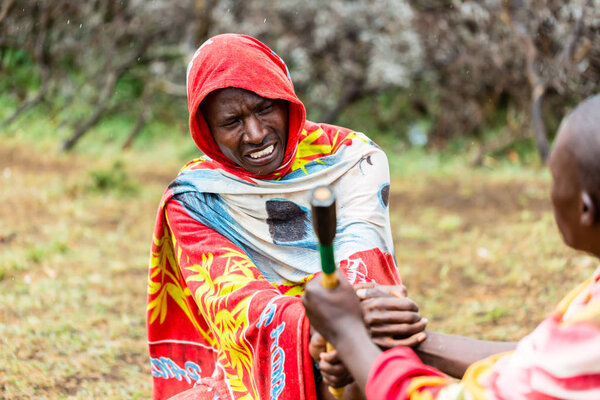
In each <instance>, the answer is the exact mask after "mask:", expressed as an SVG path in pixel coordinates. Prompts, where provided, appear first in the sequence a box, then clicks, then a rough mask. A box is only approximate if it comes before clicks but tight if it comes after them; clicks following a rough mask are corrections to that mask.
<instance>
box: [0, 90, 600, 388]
mask: <svg viewBox="0 0 600 400" xmlns="http://www.w3.org/2000/svg"><path fill="white" fill-rule="evenodd" d="M14 105H15V102H14V101H13V100H12V99H11V98H8V97H6V96H0V119H3V118H5V117H6V116H7V115H9V113H10V110H7V108H6V107H5V106H8V107H9V108H10V107H14ZM44 115H45V114H44V108H43V107H41V108H38V109H34V110H31V111H29V112H28V113H27V114H26V115H24V116H23V117H22V118H20V119H19V120H18V121H17V122H15V124H13V125H11V126H9V127H7V128H4V129H3V130H2V132H0V135H2V137H3V144H2V146H0V183H1V184H2V187H3V191H0V202H2V204H3V206H4V207H3V208H2V209H0V221H2V224H1V225H0V359H1V360H3V363H0V398H3V399H24V398H27V399H63V398H73V399H88V398H111V399H112V398H115V399H117V398H122V399H145V398H149V396H150V391H151V376H150V366H149V363H148V358H147V348H146V333H145V307H146V305H145V299H146V297H145V296H146V279H147V278H146V273H147V262H148V251H149V245H150V239H151V231H152V227H153V224H154V217H155V212H156V207H157V205H158V201H159V199H160V196H161V194H162V191H163V190H164V188H165V186H166V185H167V184H168V183H169V181H170V180H171V179H172V178H173V177H175V175H176V173H177V171H178V169H179V168H180V167H181V166H182V165H183V164H184V163H185V162H186V161H187V160H188V159H190V158H192V157H195V156H197V155H198V151H197V150H196V149H195V146H194V144H193V142H192V140H191V138H190V137H189V136H188V135H187V134H185V133H183V132H182V129H181V125H177V124H169V123H166V122H160V121H153V122H152V123H150V124H149V125H148V126H147V127H146V129H145V130H144V132H143V133H142V135H141V136H140V138H139V139H138V140H137V141H136V142H135V143H134V146H133V148H132V149H130V150H128V151H121V149H120V148H121V145H122V141H123V140H124V138H125V137H126V133H127V131H128V130H129V129H130V127H131V126H132V124H133V121H132V120H131V119H129V118H126V117H123V116H118V115H116V116H114V118H112V119H108V120H106V121H104V122H103V123H102V124H100V125H99V126H98V127H97V128H95V129H93V130H92V131H91V132H89V133H88V135H87V136H86V137H84V139H83V140H82V142H81V143H80V145H79V146H78V147H77V149H76V151H75V152H72V153H69V154H60V153H58V148H59V144H60V141H61V140H63V139H64V138H65V137H67V136H68V134H69V132H70V131H69V129H68V128H67V127H65V126H61V125H60V122H59V121H58V120H49V119H48V118H46V117H45V116H44ZM178 124H183V126H185V122H184V123H180V122H179V123H178ZM124 132H125V133H124ZM367 133H368V132H367ZM384 142H385V141H384ZM382 144H383V145H384V146H385V149H386V152H387V154H388V158H389V161H390V165H391V170H392V193H391V199H390V215H391V221H392V231H393V236H394V240H395V243H396V257H397V259H398V262H399V268H400V272H401V275H402V277H403V280H404V283H405V284H406V285H407V287H408V291H409V295H410V296H411V297H412V298H414V299H415V300H416V301H417V302H418V303H419V304H420V307H421V312H422V314H423V315H425V316H427V317H428V319H429V320H430V325H429V327H430V328H431V329H436V330H441V331H444V332H450V333H458V334H466V335H471V336H475V337H481V338H491V339H510V340H514V339H517V338H519V337H521V336H522V335H524V334H525V333H527V332H528V331H530V330H531V329H532V328H533V327H534V326H535V325H536V324H537V323H538V322H539V321H540V319H541V318H542V317H543V316H544V315H545V314H546V313H547V312H549V311H550V310H551V309H552V307H553V306H554V304H555V303H556V302H557V301H558V299H559V298H560V297H561V296H563V295H564V294H565V293H566V292H567V291H568V290H569V289H570V288H571V287H572V286H573V285H574V284H575V283H576V282H578V281H579V280H581V279H582V278H583V277H585V276H587V275H588V274H589V273H590V272H591V270H592V269H593V266H594V263H595V261H594V260H593V259H591V258H589V257H587V256H585V255H581V254H579V253H576V252H574V251H572V250H569V249H567V248H566V247H565V246H564V245H563V244H562V241H561V239H560V235H559V234H558V232H557V230H556V228H555V226H554V221H553V217H552V213H551V207H550V203H549V201H548V189H549V184H550V179H549V174H548V172H547V171H546V169H545V168H543V167H542V166H540V165H539V162H537V161H535V160H536V158H535V154H533V155H532V156H531V160H530V161H528V159H526V158H524V157H520V158H519V160H520V161H518V162H515V161H514V160H513V161H512V162H511V161H509V160H508V159H507V158H505V157H504V156H503V154H498V155H492V156H490V157H488V158H487V159H486V160H485V162H484V166H482V167H480V168H473V167H472V166H471V165H470V160H471V154H472V150H473V149H472V148H470V147H469V146H468V145H467V146H465V145H462V144H461V145H460V146H458V145H457V149H455V150H453V151H450V152H449V153H450V155H448V154H442V153H439V152H431V151H426V150H424V149H421V148H409V147H407V146H406V145H403V144H402V143H398V142H397V141H396V140H389V142H387V143H382Z"/></svg>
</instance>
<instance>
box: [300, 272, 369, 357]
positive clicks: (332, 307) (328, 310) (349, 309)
mask: <svg viewBox="0 0 600 400" xmlns="http://www.w3.org/2000/svg"><path fill="white" fill-rule="evenodd" d="M338 279H339V283H338V286H337V287H335V288H333V289H325V288H324V287H323V286H322V285H321V275H319V276H317V277H315V278H314V279H312V280H311V281H310V282H308V284H307V285H306V290H305V293H304V296H302V303H303V304H304V308H305V309H306V316H307V317H308V319H309V321H310V324H311V326H312V327H313V328H314V329H316V330H317V331H319V332H320V333H321V334H322V335H323V336H324V337H325V339H327V340H328V341H329V342H330V343H331V344H333V345H334V347H335V346H336V345H337V343H338V341H339V340H342V339H344V338H347V337H348V336H350V335H352V334H353V333H354V332H355V330H361V329H362V330H363V331H366V329H365V327H364V324H363V315H362V310H361V306H360V301H359V300H358V297H356V294H355V292H354V289H353V288H352V286H350V284H349V283H348V281H347V280H346V278H345V277H344V276H342V275H341V274H339V273H338Z"/></svg>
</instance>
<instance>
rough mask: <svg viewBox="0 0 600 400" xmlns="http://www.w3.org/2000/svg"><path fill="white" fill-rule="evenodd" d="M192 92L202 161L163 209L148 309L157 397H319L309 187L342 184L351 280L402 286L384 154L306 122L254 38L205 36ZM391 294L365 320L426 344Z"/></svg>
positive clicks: (341, 223) (343, 132)
mask: <svg viewBox="0 0 600 400" xmlns="http://www.w3.org/2000/svg"><path fill="white" fill-rule="evenodd" d="M187 90H188V103H189V115H190V119H189V124H190V131H191V134H192V138H193V139H194V141H195V142H196V144H197V146H198V148H199V149H200V150H201V151H202V152H203V153H204V156H202V157H199V158H197V159H195V160H192V161H190V162H189V163H188V164H187V165H186V166H184V168H183V169H182V170H181V172H180V173H179V175H178V176H177V178H176V179H175V180H174V181H173V182H172V183H171V184H170V185H169V187H168V188H167V189H166V191H165V193H164V195H163V198H162V201H161V204H160V206H159V209H158V213H157V218H156V225H155V229H154V238H153V239H154V240H153V243H152V254H151V262H150V269H149V279H148V317H147V324H148V341H149V347H150V356H151V364H152V375H153V378H154V391H153V398H154V399H163V398H169V397H171V396H174V395H177V394H179V393H180V394H179V397H178V398H202V399H204V398H209V399H214V398H225V399H258V398H261V399H262V398H264V399H266V398H270V399H282V400H283V399H308V400H310V399H315V398H316V397H317V392H318V391H319V389H320V388H321V387H322V386H323V385H322V384H319V371H318V367H317V366H316V363H313V360H312V359H311V356H310V354H309V342H310V336H311V334H310V326H309V324H308V321H307V319H306V317H305V315H304V308H303V306H302V303H301V300H300V297H299V296H300V295H301V294H302V293H303V290H304V285H305V284H306V282H308V281H309V280H310V279H312V278H313V276H314V275H315V274H317V273H318V272H319V271H320V259H319V253H318V250H317V245H318V242H317V238H316V237H315V235H314V233H313V231H312V228H311V226H312V223H311V214H310V205H309V193H310V191H311V190H312V189H313V188H314V187H315V186H318V185H323V184H325V185H331V186H332V187H333V188H334V190H335V191H336V195H337V198H338V210H339V211H338V220H337V225H336V240H335V242H334V248H335V256H336V260H335V261H336V263H337V264H338V266H339V269H340V271H342V273H343V274H344V275H345V276H346V278H347V279H348V280H349V281H350V282H351V283H352V284H354V285H359V286H360V287H365V286H371V287H372V286H375V285H392V289H389V288H388V289H387V290H388V291H394V290H395V291H401V289H399V288H400V287H401V280H400V277H399V275H398V271H397V268H396V265H395V262H394V257H393V241H392V236H391V229H390V223H389V212H388V202H389V171H388V165H387V159H386V157H385V154H384V153H383V151H381V149H380V148H379V147H378V146H376V145H375V144H374V143H373V142H372V141H370V140H369V139H368V138H367V137H366V136H364V135H363V134H361V133H358V132H354V131H351V130H349V129H345V128H341V127H337V126H333V125H326V124H316V123H313V122H310V121H307V120H306V117H305V115H306V112H305V109H304V105H303V104H302V102H301V101H300V100H299V99H298V97H297V96H296V94H295V93H294V88H293V85H292V81H291V79H290V75H289V72H288V70H287V67H286V66H285V64H284V63H283V61H282V60H281V58H279V56H277V55H276V54H275V53H274V52H273V51H272V50H270V49H269V48H268V47H267V46H265V45H264V44H262V43H261V42H259V41H258V40H256V39H254V38H251V37H248V36H244V35H235V34H224V35H219V36H215V37H213V38H211V39H209V40H207V41H206V42H205V43H204V44H203V45H202V46H201V47H200V48H199V49H198V50H197V51H196V53H195V55H194V57H193V58H192V61H191V62H190V64H189V67H188V72H187ZM394 288H395V289H394ZM377 301H379V300H373V299H371V300H369V301H367V300H365V302H366V303H365V304H367V303H370V304H371V306H372V305H373V302H375V303H377ZM393 303H394V305H393V307H395V310H396V311H398V312H397V313H395V314H394V315H395V316H394V317H393V318H391V319H388V320H386V321H380V322H372V323H371V324H374V325H379V328H385V327H388V329H387V330H386V329H379V330H378V329H374V330H373V332H375V333H374V338H375V339H378V336H379V338H380V339H382V338H385V340H387V342H388V343H391V345H393V344H400V343H404V344H416V343H417V342H418V341H420V340H423V339H424V336H423V334H422V332H421V331H422V330H423V329H424V327H425V324H426V320H424V319H422V318H421V317H420V315H419V314H418V308H417V307H416V305H415V304H414V303H413V302H412V301H410V300H409V299H407V298H398V299H397V300H395V301H394V302H393ZM373 320H374V319H373ZM390 327H391V328H390ZM377 332H381V333H379V334H378V333H377ZM318 338H319V336H318V335H314V336H313V344H314V346H313V350H315V349H317V347H318V345H319V344H320V343H321V342H320V341H319V340H318ZM317 350H318V349H317ZM318 353H319V352H318V351H314V356H315V358H317V359H318ZM337 363H338V360H337V359H336V358H335V357H333V358H331V357H330V358H328V359H327V360H326V361H323V362H321V364H320V365H321V366H322V367H323V368H324V371H323V373H324V374H329V375H328V376H329V377H331V378H332V379H330V381H331V380H334V379H333V378H336V379H337V380H336V383H335V384H336V385H337V386H343V385H346V384H348V383H350V382H351V380H352V378H351V377H350V376H349V375H347V374H346V373H345V370H344V369H343V368H340V365H337ZM346 392H347V394H346V396H347V397H348V398H351V397H352V396H353V394H354V392H353V390H352V387H350V388H349V389H348V390H347V391H346Z"/></svg>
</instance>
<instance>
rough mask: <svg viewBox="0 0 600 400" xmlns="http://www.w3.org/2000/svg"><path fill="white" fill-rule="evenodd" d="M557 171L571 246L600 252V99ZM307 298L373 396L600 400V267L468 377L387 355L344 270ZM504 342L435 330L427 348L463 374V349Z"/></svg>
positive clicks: (559, 215) (579, 119) (568, 138)
mask: <svg viewBox="0 0 600 400" xmlns="http://www.w3.org/2000/svg"><path fill="white" fill-rule="evenodd" d="M550 170H551V172H552V177H553V183H552V192H551V199H552V204H553V208H554V216H555V219H556V222H557V225H558V228H559V230H560V232H561V234H562V236H563V239H564V241H565V243H566V244H567V245H569V246H571V247H573V248H575V249H579V250H583V251H586V252H589V253H591V254H593V255H595V256H597V257H600V96H596V97H593V98H590V99H588V100H586V101H584V102H583V103H582V104H581V105H579V106H578V107H577V108H576V109H575V110H574V111H573V112H572V113H571V114H570V115H569V116H568V117H566V118H565V120H564V121H563V123H562V124H561V127H560V129H559V133H558V137H557V139H556V144H555V146H554V150H553V152H552V154H551V157H550ZM303 302H304V305H305V307H306V310H307V316H308V317H309V320H310V322H311V324H312V325H313V326H314V327H315V328H316V329H317V330H318V331H319V332H321V333H322V334H323V335H324V336H325V338H327V339H328V340H329V341H330V342H331V343H332V344H333V345H334V346H335V347H336V349H337V351H338V355H339V357H340V358H341V360H342V362H343V363H344V364H345V365H346V367H347V368H348V369H349V371H350V373H351V374H352V375H353V376H354V378H355V379H356V381H357V382H358V384H359V386H360V387H362V388H363V390H366V396H367V398H369V399H423V398H429V399H433V398H437V399H555V398H556V399H600V268H598V269H597V270H596V271H595V272H594V273H593V274H592V276H591V277H590V278H589V279H588V280H587V281H585V282H584V283H582V284H581V285H580V286H579V287H577V288H576V289H574V290H573V291H572V292H571V293H569V295H567V297H565V298H564V299H563V300H562V301H561V302H560V303H559V305H558V306H557V308H556V310H555V311H554V313H552V314H551V315H550V316H549V317H548V318H546V319H545V320H544V321H543V322H542V323H541V324H540V325H539V326H538V327H537V328H536V329H535V330H534V331H533V332H532V333H531V334H529V335H528V336H527V337H525V338H524V339H522V340H521V341H520V342H519V343H518V345H517V346H516V349H515V350H514V351H511V352H508V353H500V354H496V355H493V356H491V357H488V358H485V359H483V360H481V361H478V362H476V363H474V364H473V365H471V366H470V367H469V368H468V369H467V371H466V373H465V376H464V377H463V379H462V381H461V382H457V381H455V380H453V379H452V378H449V377H447V376H446V375H444V374H443V373H442V372H440V371H439V370H437V369H435V368H433V367H430V366H427V365H425V364H423V362H422V361H421V360H420V359H419V358H418V357H417V356H416V354H415V352H413V350H412V349H410V348H407V347H397V348H394V349H391V350H388V351H386V352H383V353H382V351H381V350H380V349H379V348H378V347H377V346H376V345H375V344H373V343H372V341H371V339H370V338H369V335H368V333H367V331H366V329H365V327H364V324H363V318H362V315H361V312H360V303H359V299H358V298H357V297H356V296H355V293H354V290H352V288H351V287H350V286H349V285H348V283H347V282H346V281H345V280H344V279H343V277H341V279H340V285H339V286H338V287H337V288H335V289H333V290H330V291H328V290H326V289H323V288H322V287H320V284H319V279H315V280H314V281H313V282H310V283H309V284H308V285H307V289H306V294H305V296H304V298H303ZM334 316H335V317H334ZM430 341H434V342H436V344H435V345H432V344H431V343H430ZM457 345H458V346H459V349H461V350H458V351H457V348H456V347H455V346H457ZM502 347H505V348H506V349H510V348H511V347H512V345H511V344H503V343H491V342H487V343H485V342H479V341H473V340H470V339H468V338H460V337H454V336H450V335H442V336H436V335H435V334H434V333H430V334H428V339H427V340H425V341H424V342H423V343H422V344H420V345H419V347H418V352H424V353H426V355H427V360H428V361H433V362H434V363H436V364H437V365H443V366H444V365H445V366H448V365H451V364H452V363H453V362H454V363H458V364H459V366H458V368H454V373H457V374H459V375H460V372H461V371H460V369H461V368H462V367H461V365H464V364H465V360H461V357H460V351H464V352H465V353H471V354H470V355H469V357H470V358H471V359H470V360H468V361H472V358H473V357H474V356H473V353H472V351H471V350H472V349H475V354H479V355H483V354H485V353H493V352H494V351H495V350H497V349H500V348H502ZM435 348H437V350H435ZM432 349H433V350H432ZM444 350H446V351H447V352H448V354H446V355H445V354H444V353H445V351H444Z"/></svg>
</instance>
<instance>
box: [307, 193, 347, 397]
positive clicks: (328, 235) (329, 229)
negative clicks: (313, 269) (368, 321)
mask: <svg viewBox="0 0 600 400" xmlns="http://www.w3.org/2000/svg"><path fill="white" fill-rule="evenodd" d="M310 205H311V209H312V221H313V228H314V230H315V234H316V235H317V239H319V253H320V255H321V269H322V270H323V279H322V280H321V283H322V285H323V287H324V288H326V289H333V288H335V287H336V286H337V285H338V279H337V275H336V266H335V259H334V257H333V238H334V237H335V230H336V214H335V194H334V193H333V189H332V188H331V187H330V186H317V187H316V188H315V189H314V190H313V191H312V194H311V199H310ZM326 348H327V351H328V352H329V351H332V350H333V346H332V345H331V343H329V342H328V343H327V347H326ZM344 390H345V388H343V387H341V388H333V387H331V386H330V387H329V392H330V393H331V394H333V396H334V397H335V398H336V399H340V398H342V396H343V395H344Z"/></svg>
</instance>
